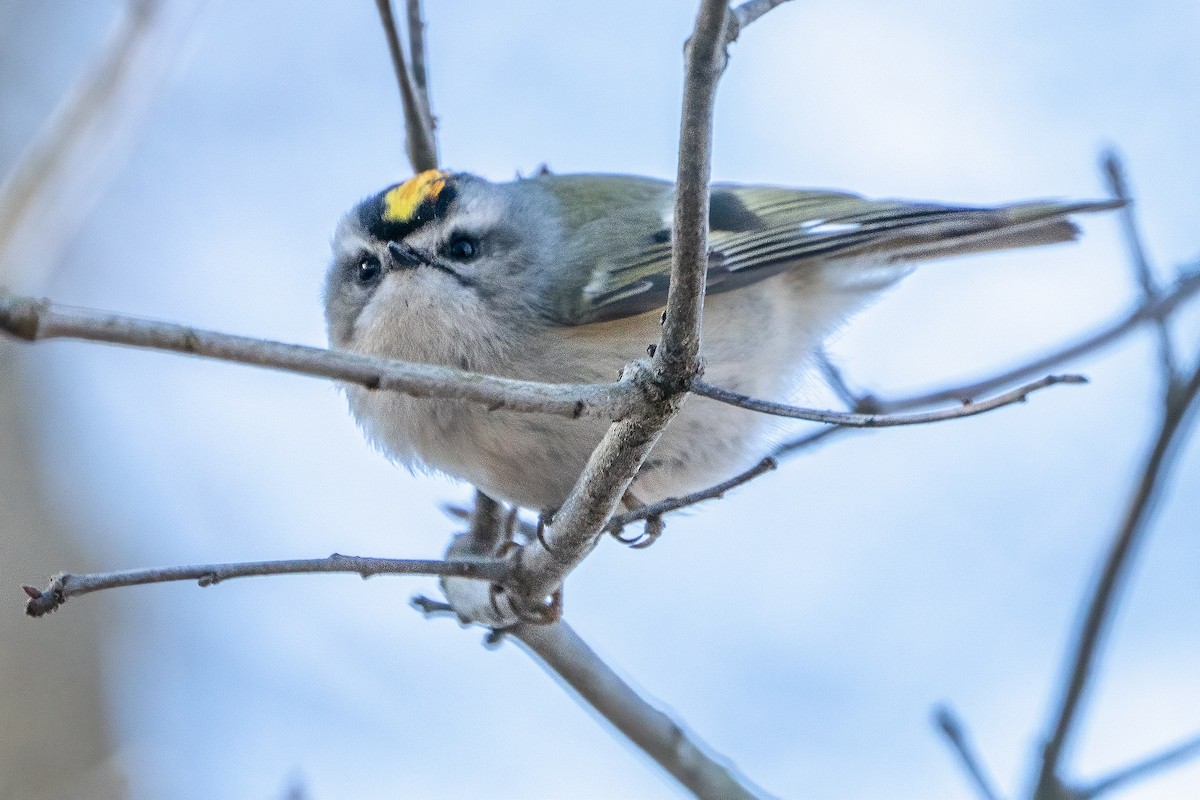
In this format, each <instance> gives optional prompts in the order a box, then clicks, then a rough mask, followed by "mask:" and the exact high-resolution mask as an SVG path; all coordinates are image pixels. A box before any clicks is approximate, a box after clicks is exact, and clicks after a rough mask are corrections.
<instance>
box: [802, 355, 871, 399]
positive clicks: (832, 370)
mask: <svg viewBox="0 0 1200 800" xmlns="http://www.w3.org/2000/svg"><path fill="white" fill-rule="evenodd" d="M816 362H817V369H819V370H820V371H821V376H822V377H823V378H824V379H825V383H827V384H828V385H829V388H830V389H832V390H833V393H834V394H836V395H837V396H838V399H839V400H841V401H842V402H843V403H845V405H846V408H848V409H850V410H851V411H864V412H865V411H868V409H864V408H861V405H862V401H863V398H862V397H859V396H858V395H857V394H856V393H854V392H853V391H851V389H850V386H849V384H847V383H846V377H845V376H844V375H842V371H841V370H840V369H838V367H837V365H836V364H834V363H833V360H832V359H830V358H829V353H828V352H826V350H825V348H824V347H822V348H820V349H819V350H818V351H817V355H816ZM870 410H872V411H873V410H874V409H870Z"/></svg>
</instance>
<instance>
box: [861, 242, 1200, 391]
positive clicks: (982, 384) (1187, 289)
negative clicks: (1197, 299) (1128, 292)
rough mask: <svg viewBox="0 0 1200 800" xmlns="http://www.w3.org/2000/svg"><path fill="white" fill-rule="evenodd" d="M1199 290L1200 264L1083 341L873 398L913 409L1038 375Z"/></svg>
mask: <svg viewBox="0 0 1200 800" xmlns="http://www.w3.org/2000/svg"><path fill="white" fill-rule="evenodd" d="M1197 291H1200V264H1196V265H1192V266H1191V267H1189V269H1188V270H1187V271H1186V272H1185V273H1184V274H1183V275H1181V276H1180V277H1179V278H1178V280H1176V281H1175V283H1174V284H1173V285H1172V286H1171V287H1170V288H1169V289H1167V290H1166V291H1164V292H1162V293H1160V294H1159V295H1158V296H1157V297H1156V298H1155V299H1154V300H1153V301H1150V302H1143V303H1139V304H1138V305H1137V307H1136V308H1134V309H1133V310H1132V311H1130V312H1128V313H1127V314H1126V315H1125V316H1124V317H1122V318H1120V319H1118V320H1116V321H1114V322H1112V323H1111V324H1109V325H1107V326H1105V327H1104V328H1101V329H1100V330H1099V331H1097V332H1096V333H1093V334H1091V335H1090V336H1087V337H1085V338H1084V339H1081V340H1080V341H1078V342H1076V343H1074V344H1069V345H1066V346H1064V347H1062V348H1059V349H1058V350H1054V351H1052V352H1051V353H1049V354H1047V355H1045V356H1040V357H1038V358H1035V359H1033V360H1031V361H1028V362H1026V363H1024V364H1021V365H1019V366H1016V367H1013V368H1012V369H1009V370H1007V371H1005V372H1001V373H998V374H996V375H992V376H991V377H988V378H984V379H982V380H978V381H974V382H972V383H966V384H963V385H961V386H952V387H949V388H946V389H937V390H934V391H931V392H927V393H925V394H920V395H914V396H912V397H905V398H901V399H895V400H888V399H879V398H872V399H873V400H874V401H875V402H876V403H877V404H878V406H879V410H880V411H881V412H883V413H896V412H899V411H908V410H911V409H917V408H925V407H926V406H931V405H934V404H936V403H944V402H947V401H954V400H957V399H959V398H963V397H979V396H980V395H984V394H989V393H991V392H994V391H996V390H997V389H999V388H1002V387H1004V386H1009V385H1011V384H1013V383H1016V382H1017V381H1023V380H1028V379H1029V378H1030V377H1032V376H1034V375H1038V374H1044V373H1046V372H1048V371H1050V370H1053V369H1054V368H1055V367H1058V366H1061V365H1062V364H1064V363H1066V362H1068V361H1073V360H1075V359H1077V358H1080V357H1082V356H1085V355H1087V354H1088V353H1092V352H1095V351H1096V350H1100V349H1101V348H1104V347H1107V346H1108V345H1110V344H1112V343H1114V342H1116V341H1118V340H1120V339H1122V338H1123V337H1124V336H1125V335H1126V334H1128V333H1130V332H1131V331H1133V330H1134V329H1135V328H1137V327H1138V326H1140V325H1141V324H1143V323H1145V322H1152V321H1154V320H1158V319H1163V318H1165V317H1167V316H1170V315H1171V314H1172V313H1173V312H1174V311H1175V309H1176V308H1178V307H1179V306H1180V305H1181V304H1182V303H1183V302H1184V301H1186V300H1189V299H1190V298H1191V297H1192V296H1193V295H1194V294H1196V292H1197Z"/></svg>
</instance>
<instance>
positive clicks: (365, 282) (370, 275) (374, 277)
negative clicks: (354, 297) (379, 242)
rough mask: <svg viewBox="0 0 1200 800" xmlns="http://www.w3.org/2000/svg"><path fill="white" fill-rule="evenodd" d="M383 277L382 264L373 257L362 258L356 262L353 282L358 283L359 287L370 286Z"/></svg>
mask: <svg viewBox="0 0 1200 800" xmlns="http://www.w3.org/2000/svg"><path fill="white" fill-rule="evenodd" d="M381 275H383V264H381V263H380V261H379V259H378V258H376V257H375V256H363V257H362V260H361V261H359V262H358V268H357V269H356V270H355V271H354V280H356V281H358V285H359V286H370V285H371V284H373V283H375V282H376V281H378V280H379V277H380V276H381Z"/></svg>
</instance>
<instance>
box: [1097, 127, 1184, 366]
mask: <svg viewBox="0 0 1200 800" xmlns="http://www.w3.org/2000/svg"><path fill="white" fill-rule="evenodd" d="M1101 160H1102V165H1103V172H1104V176H1105V178H1107V180H1108V187H1109V190H1110V191H1111V192H1112V193H1113V196H1114V197H1116V198H1117V199H1118V200H1121V201H1122V206H1121V209H1120V211H1119V214H1120V220H1121V231H1122V233H1123V234H1124V238H1125V249H1126V250H1127V251H1128V252H1129V262H1130V264H1131V265H1132V266H1133V274H1134V276H1135V277H1136V278H1137V282H1138V285H1139V286H1140V287H1141V289H1142V296H1143V297H1144V298H1145V301H1146V302H1152V301H1153V300H1154V299H1155V298H1156V297H1158V294H1159V290H1158V284H1157V282H1156V281H1155V280H1154V274H1153V272H1152V271H1151V269H1150V260H1149V259H1148V258H1146V249H1145V247H1143V246H1142V236H1141V234H1140V233H1139V232H1138V227H1137V220H1136V219H1135V218H1134V216H1133V198H1132V197H1131V196H1130V193H1129V182H1128V181H1127V180H1126V179H1125V166H1124V165H1123V164H1122V163H1121V158H1120V156H1119V155H1118V154H1117V153H1116V151H1114V150H1109V151H1108V152H1106V153H1105V154H1104V156H1103V158H1102V159H1101ZM1154 327H1155V332H1156V333H1157V335H1158V360H1159V364H1160V367H1161V369H1162V373H1163V379H1164V380H1166V381H1167V382H1168V383H1174V382H1175V381H1177V380H1178V379H1179V371H1178V369H1177V367H1176V366H1175V348H1174V346H1173V345H1172V344H1171V332H1170V330H1169V329H1168V327H1167V321H1166V318H1165V317H1158V318H1157V319H1155V320H1154Z"/></svg>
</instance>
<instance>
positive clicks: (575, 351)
mask: <svg viewBox="0 0 1200 800" xmlns="http://www.w3.org/2000/svg"><path fill="white" fill-rule="evenodd" d="M672 203H673V191H672V185H671V184H670V183H667V182H664V181H660V180H653V179H650V178H640V177H630V176H623V175H550V174H547V175H539V176H537V177H533V178H527V179H521V180H516V181H513V182H511V183H492V182H490V181H487V180H484V179H483V178H479V177H476V176H474V175H469V174H464V173H451V172H441V171H432V170H431V171H429V172H424V173H422V174H420V175H418V176H416V177H415V178H413V179H411V180H409V181H408V182H406V183H403V184H399V185H396V186H393V187H390V188H388V189H385V190H384V191H382V192H380V193H378V194H376V195H374V196H372V197H369V198H367V199H366V200H364V201H362V202H361V203H359V205H358V206H356V207H355V208H354V209H353V210H352V211H351V212H350V213H349V214H348V215H347V216H346V218H345V219H344V220H342V222H341V225H340V226H339V227H338V229H337V234H336V236H335V238H334V243H333V251H334V252H333V263H332V266H331V267H330V270H329V275H328V278H327V281H326V286H325V316H326V322H327V324H328V329H329V339H330V342H331V343H332V345H333V346H334V347H335V348H339V349H343V350H351V351H354V352H357V353H365V354H368V355H374V356H382V357H386V358H395V359H403V360H406V361H416V362H422V363H427V364H442V365H447V366H453V367H461V368H463V369H467V370H473V371H476V372H483V373H490V374H493V375H504V376H509V377H513V378H521V379H526V380H538V381H545V382H551V383H589V382H608V381H612V380H614V379H615V378H616V377H617V375H618V374H619V372H620V370H621V368H622V367H623V366H624V365H625V364H626V363H628V362H630V361H632V360H634V359H637V358H639V357H643V356H644V355H645V353H646V348H647V345H649V344H650V343H652V342H656V341H658V338H659V324H660V315H661V309H662V307H663V305H664V303H665V301H666V297H667V277H668V273H669V268H670V251H671V241H670V230H671V214H672ZM1113 205H1114V204H1113V203H1112V202H1099V203H1086V202H1081V203H1058V202H1026V203H1016V204H1013V205H1006V206H998V207H995V208H978V207H962V206H945V205H936V204H932V203H911V202H902V201H894V200H884V201H878V200H864V199H863V198H861V197H858V196H856V195H852V194H844V193H841V192H830V191H812V190H802V189H783V188H775V187H766V186H736V185H730V184H714V185H713V187H712V194H711V211H710V219H711V231H710V234H709V248H710V257H709V268H708V294H707V299H706V301H705V306H704V341H703V351H702V354H701V355H702V357H703V359H704V364H705V379H706V380H707V381H708V382H710V383H712V384H715V385H718V386H721V387H723V388H726V389H730V390H733V391H737V392H741V393H744V394H749V395H753V396H755V397H761V398H775V399H778V398H781V397H783V396H786V394H787V393H788V392H789V390H790V389H791V388H792V387H793V386H794V384H795V382H796V380H797V377H798V373H799V371H801V370H802V369H803V367H804V365H805V362H806V360H807V359H809V357H810V356H811V355H812V354H813V352H814V351H815V350H816V348H818V346H819V345H820V344H821V343H822V341H823V339H824V338H825V337H826V336H827V335H828V334H829V333H830V332H831V331H832V330H833V329H834V328H835V327H836V326H837V325H839V324H840V323H841V322H842V321H843V320H845V319H846V317H847V316H848V315H849V314H850V313H852V312H853V311H854V310H855V309H857V308H859V307H860V306H862V305H863V304H864V303H865V302H866V301H867V300H869V299H870V298H871V297H872V296H874V295H876V294H877V293H878V292H880V291H881V290H883V289H885V288H887V287H888V286H890V285H892V284H893V283H895V282H896V281H897V280H899V279H900V278H902V277H904V276H905V275H906V274H907V273H908V272H909V270H910V269H911V265H912V264H913V263H914V262H917V261H920V260H923V259H929V258H936V257H941V256H952V255H959V254H963V253H975V252H981V251H985V250H997V249H1003V248H1010V247H1024V246H1027V245H1037V244H1045V243H1049V242H1062V241H1067V240H1070V239H1073V238H1074V237H1075V235H1076V234H1077V233H1078V229H1077V228H1076V227H1075V225H1073V224H1072V223H1071V222H1069V221H1068V220H1067V219H1066V216H1067V215H1068V214H1073V213H1078V212H1086V211H1096V210H1102V209H1107V208H1112V207H1113ZM347 392H348V394H349V400H350V406H351V408H352V410H353V412H354V414H355V415H356V417H357V418H358V422H359V424H360V425H361V426H362V428H363V430H364V431H365V432H366V435H367V437H368V438H369V439H370V440H371V441H372V442H373V443H374V444H375V445H376V446H377V447H378V448H379V449H380V450H382V451H383V452H384V453H385V454H387V455H388V456H389V457H391V458H392V459H395V460H397V461H399V462H401V463H403V464H406V465H409V466H413V467H416V466H424V467H425V468H430V469H434V470H440V471H442V472H446V473H448V474H450V475H452V476H454V477H456V478H461V479H462V480H465V481H469V482H470V483H472V484H474V485H475V486H477V487H478V488H480V489H481V490H483V491H484V492H486V493H488V494H489V495H491V496H493V497H495V498H497V499H501V500H507V501H509V502H512V503H516V504H518V505H520V506H523V507H526V508H532V509H539V510H553V509H556V508H558V507H559V506H560V505H561V504H562V502H563V500H564V499H565V498H566V496H567V493H568V492H569V491H570V490H571V487H572V486H573V485H574V483H575V481H576V479H577V478H578V477H579V474H580V472H581V471H582V469H583V466H584V464H585V462H586V461H587V458H588V455H589V454H590V453H591V451H592V449H593V448H594V447H595V446H596V444H597V443H598V442H599V441H600V438H601V436H602V435H603V434H604V431H605V430H606V429H607V427H608V424H607V423H606V422H605V421H603V420H597V419H578V420H570V419H566V418H562V417H557V416H549V415H541V414H526V413H515V412H507V411H489V410H488V409H486V408H484V407H483V406H481V405H478V404H475V403H469V402H459V401H453V400H439V399H433V400H430V399H417V398H413V397H408V396H406V395H403V394H399V393H395V392H378V391H370V390H367V389H364V388H361V387H357V386H351V387H349V388H348V389H347ZM769 431H770V418H769V417H766V416H764V415H762V414H757V413H753V412H749V411H745V410H742V409H738V408H734V407H731V406H728V405H723V404H721V403H717V402H715V401H712V400H709V399H706V398H703V397H693V398H690V399H689V400H688V402H687V403H685V404H684V406H683V408H682V410H681V411H680V413H679V414H678V415H677V416H676V417H675V419H674V420H673V421H672V422H671V423H670V425H669V426H668V428H667V430H666V431H665V432H664V433H663V436H662V438H661V439H660V440H659V442H658V444H657V445H656V446H655V448H654V450H653V451H652V452H651V454H650V457H649V459H648V460H647V462H646V464H645V465H644V466H643V468H642V470H641V472H640V473H639V475H638V477H637V479H636V480H635V482H634V484H633V487H632V492H633V494H634V495H635V496H636V497H637V498H638V499H639V500H642V501H644V502H653V501H655V500H659V499H661V498H664V497H667V496H670V495H674V494H679V493H682V492H686V491H691V490H694V489H697V488H700V487H702V486H705V485H708V484H711V483H715V482H717V481H719V480H722V479H724V478H727V477H729V476H730V475H732V474H733V473H734V472H736V471H737V470H739V469H742V468H744V467H747V466H749V464H750V463H751V462H753V460H754V459H756V458H759V457H761V455H762V449H763V447H764V446H765V443H764V441H763V439H764V438H765V437H766V436H767V435H768V434H769Z"/></svg>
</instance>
